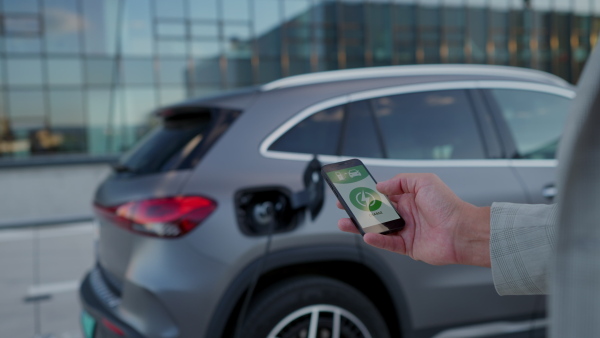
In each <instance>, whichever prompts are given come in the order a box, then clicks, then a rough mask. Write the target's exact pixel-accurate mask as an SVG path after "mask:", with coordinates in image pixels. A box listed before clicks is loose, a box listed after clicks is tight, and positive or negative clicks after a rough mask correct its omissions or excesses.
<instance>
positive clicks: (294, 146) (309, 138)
mask: <svg viewBox="0 0 600 338" xmlns="http://www.w3.org/2000/svg"><path fill="white" fill-rule="evenodd" d="M343 118H344V107H343V106H340V107H334V108H330V109H326V110H324V111H322V112H319V113H316V114H314V115H311V116H309V117H307V118H306V119H304V120H303V121H302V122H300V123H298V124H297V125H295V126H294V127H293V128H292V129H290V130H289V131H287V132H286V133H285V134H283V135H282V136H281V137H280V138H279V139H277V141H275V142H274V143H273V144H272V145H271V147H269V150H275V151H285V152H292V153H305V154H321V155H336V154H337V153H338V142H339V137H340V131H341V127H342V120H343Z"/></svg>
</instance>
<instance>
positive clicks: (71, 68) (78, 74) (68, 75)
mask: <svg viewBox="0 0 600 338" xmlns="http://www.w3.org/2000/svg"><path fill="white" fill-rule="evenodd" d="M46 62H47V67H48V82H49V83H50V85H81V84H82V63H81V60H80V59H48V60H47V61H46Z"/></svg>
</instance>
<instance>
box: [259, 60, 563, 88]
mask: <svg viewBox="0 0 600 338" xmlns="http://www.w3.org/2000/svg"><path fill="white" fill-rule="evenodd" d="M427 75H488V76H514V77H518V78H521V79H524V80H528V81H531V80H537V81H548V82H551V83H553V84H554V85H556V86H562V87H569V86H570V84H569V83H568V82H567V81H565V80H563V79H562V78H560V77H558V76H556V75H552V74H548V73H544V72H541V71H539V70H535V69H525V68H518V67H508V66H490V65H456V64H455V65H409V66H385V67H369V68H358V69H342V70H333V71H327V72H317V73H310V74H302V75H296V76H290V77H286V78H283V79H279V80H275V81H272V82H269V83H266V84H264V85H262V86H261V87H260V90H261V91H263V92H265V91H271V90H275V89H280V88H292V87H298V86H303V85H310V84H320V83H328V82H336V81H346V80H360V79H368V78H374V79H376V78H386V77H400V76H427Z"/></svg>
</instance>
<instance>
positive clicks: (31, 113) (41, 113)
mask: <svg viewBox="0 0 600 338" xmlns="http://www.w3.org/2000/svg"><path fill="white" fill-rule="evenodd" d="M8 99H9V103H10V104H9V112H10V118H11V121H12V125H13V127H14V128H17V129H28V128H34V127H40V126H42V125H44V123H45V122H46V112H45V108H44V92H43V91H42V90H41V89H40V90H11V91H9V92H8Z"/></svg>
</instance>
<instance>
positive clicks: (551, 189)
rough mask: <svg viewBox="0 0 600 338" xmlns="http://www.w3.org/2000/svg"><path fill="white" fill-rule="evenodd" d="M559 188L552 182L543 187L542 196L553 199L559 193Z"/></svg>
mask: <svg viewBox="0 0 600 338" xmlns="http://www.w3.org/2000/svg"><path fill="white" fill-rule="evenodd" d="M557 192H558V191H557V189H556V187H555V186H554V184H550V185H547V186H545V187H544V189H542V196H544V197H545V198H547V199H549V200H551V199H553V198H554V197H555V196H556V194H557Z"/></svg>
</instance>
